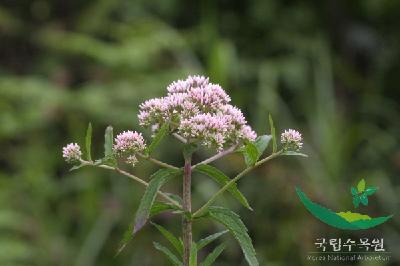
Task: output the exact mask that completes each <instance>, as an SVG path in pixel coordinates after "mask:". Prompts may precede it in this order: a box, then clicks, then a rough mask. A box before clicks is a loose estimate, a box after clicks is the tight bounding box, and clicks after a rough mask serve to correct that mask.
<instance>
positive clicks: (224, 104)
mask: <svg viewBox="0 0 400 266" xmlns="http://www.w3.org/2000/svg"><path fill="white" fill-rule="evenodd" d="M167 90H168V94H167V96H165V97H162V98H155V99H150V100H148V101H146V102H144V103H142V104H141V105H140V113H139V115H138V117H139V123H140V125H142V126H145V127H151V128H153V129H157V128H158V127H159V125H161V124H163V123H165V122H169V123H171V125H173V127H174V130H176V132H177V133H178V134H179V135H181V136H183V137H184V138H186V139H188V140H189V141H191V142H198V143H200V144H201V145H204V146H207V147H214V148H217V149H218V150H221V149H223V148H224V147H227V146H231V145H234V144H239V143H241V142H244V141H254V140H255V139H256V137H257V134H256V133H255V132H254V131H253V130H252V129H251V127H250V126H248V125H247V121H246V119H245V118H244V116H243V113H242V112H241V111H240V110H239V109H238V108H237V107H235V106H233V105H231V104H230V101H231V98H230V97H229V95H228V94H227V93H226V92H225V90H224V89H223V88H222V87H221V86H220V85H218V84H213V83H210V82H209V80H208V78H206V77H203V76H189V77H188V78H187V79H186V80H178V81H174V82H173V83H171V84H170V85H169V86H168V88H167Z"/></svg>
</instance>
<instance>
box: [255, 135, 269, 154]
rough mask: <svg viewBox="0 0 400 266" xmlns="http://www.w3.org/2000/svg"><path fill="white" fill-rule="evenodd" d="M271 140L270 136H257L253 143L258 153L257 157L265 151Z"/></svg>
mask: <svg viewBox="0 0 400 266" xmlns="http://www.w3.org/2000/svg"><path fill="white" fill-rule="evenodd" d="M271 139H272V136H271V135H262V136H258V137H257V139H256V140H255V141H254V145H255V146H256V148H257V151H258V157H260V156H261V155H262V154H263V153H264V151H265V150H266V149H267V147H268V144H269V143H270V141H271Z"/></svg>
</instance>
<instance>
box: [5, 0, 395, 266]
mask: <svg viewBox="0 0 400 266" xmlns="http://www.w3.org/2000/svg"><path fill="white" fill-rule="evenodd" d="M399 15H400V2H399V1H390V0H381V1H374V0H360V1H358V0H357V1H356V0H354V1H344V0H342V1H340V0H336V1H334V0H332V1H295V0H292V1H290V0H288V1H280V0H269V1H266V0H254V1H227V0H226V1H211V0H210V1H204V2H202V3H195V1H174V0H159V1H144V0H141V1H130V0H118V1H111V0H86V1H84V0H73V1H50V0H32V1H27V0H1V1H0V147H1V149H0V167H1V168H0V265H5V266H11V265H18V266H23V265H24V266H28V265H38V266H47V265H51V266H53V265H54V266H58V265H59V266H70V265H76V266H94V265H96V266H104V265H121V266H122V265H135V266H136V265H140V266H155V265H157V266H158V265H167V263H166V261H165V260H164V258H163V257H162V255H161V254H160V253H159V252H158V251H156V250H154V248H153V247H152V242H153V241H157V242H161V243H165V241H164V240H163V239H162V236H160V235H159V234H158V232H156V230H155V229H154V228H152V227H151V226H147V227H146V228H145V229H144V230H143V231H142V232H141V233H140V234H139V235H138V236H137V237H136V238H135V239H134V240H133V241H132V243H131V244H130V245H129V246H128V247H127V249H126V250H125V251H124V252H123V253H122V254H121V255H120V256H118V257H116V258H113V256H114V254H115V251H116V249H117V247H118V243H119V241H120V239H121V237H122V234H123V232H124V231H125V229H126V228H127V227H128V226H129V224H130V222H131V220H132V219H133V215H134V213H135V207H136V206H137V205H138V201H139V199H140V197H141V195H142V193H143V188H142V187H140V186H138V185H137V184H136V183H133V182H131V181H130V180H127V179H126V178H125V177H122V176H119V175H117V174H113V173H110V172H106V171H105V170H98V169H83V170H81V171H75V172H68V169H69V167H68V165H66V164H65V163H64V162H63V159H62V156H61V148H62V147H63V146H64V145H65V144H66V143H69V142H78V143H81V144H83V142H84V135H85V130H86V126H87V124H88V122H89V121H91V122H92V124H93V128H94V140H93V141H94V143H93V145H94V147H95V148H94V149H95V153H96V154H97V155H98V157H100V156H101V154H102V145H103V144H102V143H103V134H104V129H105V127H106V126H107V125H109V124H111V125H113V126H114V129H115V131H116V132H120V131H122V130H128V129H132V130H143V129H141V128H140V127H139V126H138V120H137V117H136V114H137V111H138V105H139V103H141V102H143V101H144V100H146V99H148V98H151V97H158V96H161V95H163V94H165V90H166V86H167V85H168V84H169V83H170V82H171V81H173V80H176V79H179V78H181V79H182V78H185V77H186V76H187V75H188V74H204V75H208V76H210V78H211V80H212V82H215V83H219V84H221V85H222V86H223V87H224V88H225V89H226V90H227V91H228V92H229V94H230V95H231V96H232V100H233V104H235V105H237V106H239V107H240V108H242V110H243V111H244V113H245V114H246V117H247V118H248V120H249V123H250V124H251V125H252V126H253V127H254V129H255V130H256V131H257V132H258V133H259V134H262V133H267V132H269V129H268V114H269V113H271V114H272V115H273V117H274V120H275V124H276V127H277V129H278V130H279V131H282V130H283V129H285V128H289V127H290V128H296V129H298V130H300V131H301V132H302V133H303V136H304V139H305V147H304V152H305V153H307V154H309V158H307V159H303V158H279V159H278V160H275V161H272V162H271V163H269V164H267V165H265V166H263V167H262V168H260V169H258V170H256V171H253V172H251V174H249V175H248V176H247V177H246V178H244V179H243V180H241V181H240V183H239V187H240V188H241V190H242V191H243V193H244V194H245V195H247V197H248V199H249V201H250V203H251V205H252V206H253V208H254V209H255V211H254V212H250V211H248V210H245V209H243V208H242V207H241V206H239V204H238V203H237V202H236V201H235V200H233V199H232V198H231V197H230V196H229V195H225V196H224V197H222V198H221V199H220V200H219V203H221V204H226V205H228V206H230V207H231V208H233V209H234V210H236V211H237V212H238V213H239V214H240V215H241V216H242V217H243V220H244V222H245V223H246V224H247V226H248V228H249V232H250V234H251V236H252V237H253V241H254V245H255V247H256V250H257V254H258V258H259V260H260V263H261V265H273V266H280V265H282V266H286V265H289V266H291V265H294V266H296V265H319V264H318V263H310V262H309V261H307V260H306V255H307V252H309V251H315V246H314V242H315V240H316V238H320V237H325V238H339V237H342V238H359V237H363V236H364V237H365V236H367V237H370V238H372V237H379V238H381V237H383V238H384V241H385V242H384V243H385V247H386V248H387V250H388V251H391V252H392V258H391V261H390V262H389V263H383V262H382V263H377V262H369V263H367V262H365V263H358V264H354V265H367V266H370V265H371V266H373V265H400V218H399V217H400V215H399V203H400V201H399V196H398V195H399V193H400V182H399V173H400V145H399V142H400V119H399V116H400V105H399V101H400V90H399V84H400V31H399V27H400V22H399ZM143 131H144V133H145V135H146V136H147V137H149V131H148V130H143ZM176 144H177V142H176V141H175V140H172V139H170V140H169V141H164V143H163V144H162V148H161V149H160V150H159V151H158V152H157V153H156V155H155V156H156V157H157V158H160V159H163V160H165V161H167V162H169V163H173V164H177V165H181V164H182V159H181V157H182V156H181V154H180V151H179V150H178V149H177V147H176V146H177V145H176ZM204 156H205V154H199V155H197V157H196V158H195V160H200V159H202V158H204ZM216 165H217V166H218V167H220V168H221V169H222V170H223V171H224V172H225V173H227V174H229V175H230V176H232V175H234V174H235V173H237V172H238V171H240V170H241V169H242V168H243V167H244V164H243V160H242V158H241V157H240V156H238V155H233V156H230V157H229V158H226V159H224V160H220V161H218V162H217V163H216ZM155 170H156V168H154V166H153V165H151V164H148V163H143V164H141V165H140V166H139V167H138V168H135V169H134V170H133V171H134V172H135V173H136V174H137V175H138V176H141V177H145V178H148V176H149V175H150V174H151V173H152V172H154V171H155ZM361 178H365V179H366V181H367V185H368V184H370V185H375V186H378V187H379V191H378V192H377V193H376V194H375V195H373V196H372V197H371V198H370V204H369V206H368V207H361V209H359V210H358V211H360V212H362V213H366V214H369V215H370V216H382V215H387V214H395V216H394V217H393V219H392V220H391V221H389V222H387V223H386V224H384V225H382V226H379V227H377V228H375V229H373V230H368V231H356V232H346V231H340V230H337V229H334V228H330V227H329V226H327V225H325V224H323V223H321V222H319V221H318V220H316V219H315V218H313V217H312V216H311V215H309V214H308V212H307V211H306V209H305V208H304V207H303V206H302V205H301V204H300V202H299V200H298V198H297V196H296V194H295V190H294V187H295V186H296V185H297V186H301V187H302V188H303V190H304V191H306V193H307V194H308V195H310V197H311V198H312V199H313V200H315V201H317V202H320V203H321V204H323V205H326V206H328V207H330V208H332V209H333V210H343V211H344V210H351V209H352V208H353V207H352V203H351V194H350V191H349V189H350V186H351V185H353V186H354V185H355V184H356V182H357V181H358V180H359V179H361ZM217 188H218V186H217V185H216V184H215V183H214V182H213V181H211V180H209V179H208V178H206V177H203V176H195V177H194V186H193V194H194V203H193V204H194V206H195V207H199V206H200V205H201V204H202V203H204V201H205V200H206V199H207V198H208V197H209V196H210V195H211V193H212V192H213V191H216V190H217ZM166 189H169V190H170V191H175V192H178V191H179V189H180V182H179V180H176V182H175V183H172V184H169V185H168V186H167V188H166ZM156 221H157V222H159V223H161V224H163V225H165V226H166V227H168V228H170V229H171V230H172V231H173V232H175V233H179V223H180V220H179V219H178V218H176V217H170V216H159V217H158V218H157V219H156ZM220 229H221V228H220V227H218V226H216V225H214V224H212V223H208V222H205V223H196V224H195V227H194V230H195V238H196V239H199V238H200V237H203V236H205V235H207V234H208V233H213V232H216V231H217V230H220ZM222 240H223V241H225V242H227V249H226V251H225V252H224V253H223V255H222V257H221V258H220V259H219V260H218V262H217V263H216V265H220V266H227V265H230V266H236V265H237V266H239V265H246V264H245V262H244V259H243V256H242V253H241V251H240V249H239V246H238V245H237V244H236V242H235V241H233V238H232V237H231V236H228V235H226V236H224V237H223V239H222ZM203 255H204V254H200V257H202V256H203ZM324 265H327V264H324ZM332 265H333V264H332ZM341 265H347V263H342V264H341Z"/></svg>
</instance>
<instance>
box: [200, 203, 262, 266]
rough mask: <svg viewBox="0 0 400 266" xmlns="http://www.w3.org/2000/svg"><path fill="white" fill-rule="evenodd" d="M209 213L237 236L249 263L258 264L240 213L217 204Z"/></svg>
mask: <svg viewBox="0 0 400 266" xmlns="http://www.w3.org/2000/svg"><path fill="white" fill-rule="evenodd" d="M208 214H209V215H210V217H211V218H212V219H213V220H215V221H217V222H219V223H221V224H223V225H224V226H225V227H226V228H227V229H228V230H229V231H230V232H231V234H232V235H233V236H234V237H235V238H236V240H237V241H238V242H239V245H240V247H241V248H242V251H243V253H244V256H245V258H246V261H247V263H248V264H249V265H250V266H258V265H259V263H258V261H257V257H256V251H255V250H254V247H253V244H252V242H251V238H250V236H249V234H248V233H247V228H246V226H245V225H244V224H243V222H242V220H241V219H240V217H239V215H237V214H236V213H234V212H232V211H231V210H229V209H226V208H222V207H216V206H212V207H210V208H209V211H208Z"/></svg>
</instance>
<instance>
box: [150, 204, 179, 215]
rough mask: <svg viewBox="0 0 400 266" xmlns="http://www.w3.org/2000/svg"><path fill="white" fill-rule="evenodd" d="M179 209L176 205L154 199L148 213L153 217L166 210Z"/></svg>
mask: <svg viewBox="0 0 400 266" xmlns="http://www.w3.org/2000/svg"><path fill="white" fill-rule="evenodd" d="M178 210H180V209H179V208H178V207H176V206H175V205H172V204H169V203H166V202H160V201H156V202H154V203H153V206H151V210H150V215H149V217H154V216H156V215H158V214H160V213H162V212H166V211H178Z"/></svg>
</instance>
